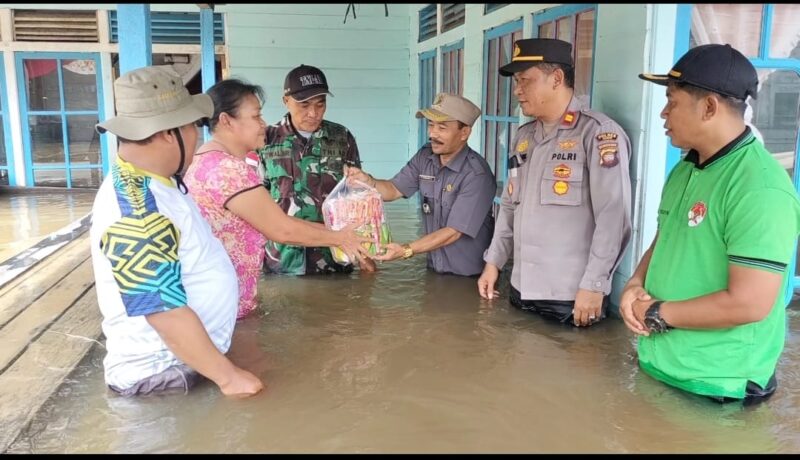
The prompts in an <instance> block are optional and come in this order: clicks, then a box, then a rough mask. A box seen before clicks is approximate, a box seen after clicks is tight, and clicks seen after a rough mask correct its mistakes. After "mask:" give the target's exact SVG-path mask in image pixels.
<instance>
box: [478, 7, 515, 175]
mask: <svg viewBox="0 0 800 460" xmlns="http://www.w3.org/2000/svg"><path fill="white" fill-rule="evenodd" d="M521 38H522V19H519V20H516V21H513V22H510V23H507V24H503V25H501V26H498V27H495V28H493V29H489V30H487V31H486V32H484V39H483V68H484V75H483V82H484V83H483V85H484V86H483V116H482V117H481V120H482V123H483V126H482V130H481V132H482V137H483V141H482V147H483V149H482V150H483V151H482V153H483V156H484V158H486V162H487V163H489V167H491V168H492V171H494V176H495V179H496V180H497V181H498V183H500V182H502V181H504V180H505V175H506V165H507V161H508V149H509V146H510V145H511V141H512V139H513V138H514V134H515V133H516V131H517V127H518V126H519V116H520V111H519V101H518V100H517V98H516V97H514V96H513V95H512V90H513V88H512V86H513V79H512V78H510V77H502V76H500V73H499V68H500V67H502V66H504V65H506V64H508V63H509V62H511V49H512V46H513V44H514V42H515V41H516V40H519V39H521ZM498 188H499V189H500V190H502V187H498Z"/></svg>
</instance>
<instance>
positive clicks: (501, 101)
mask: <svg viewBox="0 0 800 460" xmlns="http://www.w3.org/2000/svg"><path fill="white" fill-rule="evenodd" d="M511 45H512V43H511V34H508V35H503V36H502V37H500V67H502V66H504V65H506V64H508V63H509V62H511V49H512V48H511ZM510 80H512V78H511V77H500V80H499V82H498V85H497V112H496V113H497V114H498V115H500V116H501V117H507V116H508V97H509V95H510V90H509V88H510V86H511V82H510Z"/></svg>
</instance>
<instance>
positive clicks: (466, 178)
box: [391, 144, 497, 276]
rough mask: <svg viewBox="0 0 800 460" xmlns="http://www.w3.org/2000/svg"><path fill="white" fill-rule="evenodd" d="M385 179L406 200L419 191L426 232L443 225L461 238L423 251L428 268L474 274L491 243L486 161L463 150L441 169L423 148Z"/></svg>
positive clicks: (490, 179) (491, 191) (490, 182)
mask: <svg viewBox="0 0 800 460" xmlns="http://www.w3.org/2000/svg"><path fill="white" fill-rule="evenodd" d="M391 181H392V183H393V184H394V186H395V187H397V190H399V191H400V193H402V194H403V196H405V197H406V198H408V197H410V196H411V195H413V194H414V193H415V192H416V191H417V190H419V192H420V195H421V197H420V204H421V206H422V207H423V212H422V220H423V223H424V226H425V233H426V234H428V233H432V232H435V231H436V230H439V229H441V228H444V227H450V228H453V229H455V230H458V231H459V232H461V234H462V235H461V237H460V238H459V239H458V240H456V241H455V242H454V243H451V244H449V245H447V246H444V247H441V248H439V249H436V250H434V251H431V252H429V253H428V267H430V268H432V269H433V270H434V271H436V272H438V273H453V274H456V275H464V276H472V275H478V274H480V273H481V272H482V271H483V265H484V263H483V253H484V251H485V250H486V248H487V247H488V246H489V242H490V241H491V239H492V230H493V228H494V219H493V218H492V214H491V211H492V203H493V201H494V196H495V192H496V190H497V184H496V183H495V180H494V175H493V174H492V171H491V169H489V165H488V164H487V163H486V160H484V159H483V158H482V157H481V156H480V155H478V154H477V153H475V151H474V150H472V149H471V148H469V147H468V146H465V147H464V149H463V150H461V151H460V152H459V153H458V154H457V155H456V156H455V157H454V158H453V159H452V160H450V162H449V163H448V164H447V165H446V166H442V164H441V160H440V158H439V155H436V154H434V153H433V151H432V150H431V147H430V144H426V145H425V146H424V147H423V148H422V149H420V150H419V152H417V154H416V155H414V157H413V158H411V160H409V162H408V163H407V164H406V165H405V166H404V167H403V169H401V170H400V172H398V173H397V175H395V176H394V177H393V178H392V179H391ZM425 209H427V210H428V211H429V212H427V213H426V212H425Z"/></svg>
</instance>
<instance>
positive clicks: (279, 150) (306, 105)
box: [258, 64, 375, 275]
mask: <svg viewBox="0 0 800 460" xmlns="http://www.w3.org/2000/svg"><path fill="white" fill-rule="evenodd" d="M329 95H330V96H333V94H332V93H331V92H330V89H329V88H328V79H327V78H326V77H325V74H324V73H323V72H322V70H320V69H318V68H317V67H314V66H310V65H305V64H303V65H300V66H297V67H295V68H294V69H292V70H291V71H290V72H289V73H288V74H287V75H286V79H285V80H284V84H283V103H284V104H285V105H286V108H287V109H288V113H287V114H286V115H285V116H284V117H283V119H281V121H279V122H278V123H276V124H274V125H270V126H267V132H266V140H265V146H264V147H263V148H261V149H260V150H259V152H258V155H259V166H258V168H259V174H260V175H261V178H262V180H263V181H264V186H265V187H266V188H267V190H269V191H270V195H272V198H273V199H274V200H275V202H276V203H278V206H280V207H281V209H283V212H285V213H286V214H288V215H289V216H293V217H297V218H298V219H303V220H307V221H310V222H317V223H320V224H322V223H323V219H322V202H323V201H325V198H326V197H327V196H328V194H329V193H330V192H331V191H332V190H333V188H334V187H335V186H336V184H337V183H338V182H339V181H340V180H342V177H344V165H353V166H361V159H360V157H359V153H358V146H357V145H356V140H355V138H354V137H353V134H352V133H351V132H350V130H348V129H347V128H345V127H344V126H342V125H340V124H338V123H334V122H332V121H329V120H325V119H324V117H325V111H326V110H327V108H328V96H329ZM266 253H267V255H266V257H265V259H264V269H265V271H266V272H267V273H280V274H287V275H311V274H323V273H350V272H352V271H353V266H352V265H342V264H339V263H337V262H336V261H334V260H333V256H332V255H331V250H330V248H328V247H303V246H294V245H291V244H284V243H278V242H275V241H268V242H267V244H266ZM358 263H359V265H360V267H361V268H362V269H363V270H365V271H374V270H375V263H374V262H373V261H372V260H370V259H368V258H362V259H359V261H358Z"/></svg>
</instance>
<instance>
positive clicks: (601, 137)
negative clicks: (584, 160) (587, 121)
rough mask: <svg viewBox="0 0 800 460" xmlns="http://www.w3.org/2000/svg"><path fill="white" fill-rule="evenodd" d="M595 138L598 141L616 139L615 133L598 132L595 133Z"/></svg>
mask: <svg viewBox="0 0 800 460" xmlns="http://www.w3.org/2000/svg"><path fill="white" fill-rule="evenodd" d="M597 140H598V141H600V142H603V141H615V140H617V133H600V134H598V135H597Z"/></svg>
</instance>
